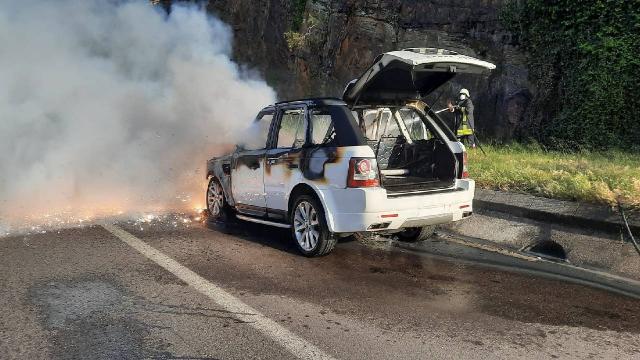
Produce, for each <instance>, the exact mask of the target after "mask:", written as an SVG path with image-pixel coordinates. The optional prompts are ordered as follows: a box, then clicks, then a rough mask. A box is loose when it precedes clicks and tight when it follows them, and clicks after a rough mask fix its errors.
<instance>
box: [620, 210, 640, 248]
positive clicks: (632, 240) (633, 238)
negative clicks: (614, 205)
mask: <svg viewBox="0 0 640 360" xmlns="http://www.w3.org/2000/svg"><path fill="white" fill-rule="evenodd" d="M618 210H620V215H621V216H622V221H623V222H624V226H625V228H626V230H627V235H629V239H631V243H632V244H633V246H634V247H635V248H636V251H637V252H638V255H640V245H638V242H637V241H636V238H635V237H633V233H632V232H631V228H630V227H629V221H628V220H627V215H626V214H625V213H624V208H623V207H622V204H620V201H618Z"/></svg>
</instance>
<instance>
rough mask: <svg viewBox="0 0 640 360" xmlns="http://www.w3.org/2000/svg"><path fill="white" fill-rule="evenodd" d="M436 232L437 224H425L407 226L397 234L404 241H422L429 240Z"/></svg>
mask: <svg viewBox="0 0 640 360" xmlns="http://www.w3.org/2000/svg"><path fill="white" fill-rule="evenodd" d="M435 232H436V226H435V225H430V226H423V227H415V228H406V229H404V230H402V231H401V232H399V233H397V234H396V235H397V236H398V238H399V239H400V240H402V241H420V240H427V239H428V238H430V237H432V236H433V234H434V233H435Z"/></svg>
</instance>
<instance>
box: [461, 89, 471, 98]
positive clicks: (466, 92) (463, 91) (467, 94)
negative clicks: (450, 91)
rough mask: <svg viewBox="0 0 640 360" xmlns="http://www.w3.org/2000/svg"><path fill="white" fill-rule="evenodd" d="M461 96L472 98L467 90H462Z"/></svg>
mask: <svg viewBox="0 0 640 360" xmlns="http://www.w3.org/2000/svg"><path fill="white" fill-rule="evenodd" d="M460 94H461V95H465V96H466V97H468V98H470V97H471V95H469V90H467V89H462V90H460Z"/></svg>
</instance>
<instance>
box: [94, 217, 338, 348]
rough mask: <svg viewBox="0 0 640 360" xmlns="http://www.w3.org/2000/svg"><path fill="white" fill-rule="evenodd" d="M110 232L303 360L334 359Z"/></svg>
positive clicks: (169, 261)
mask: <svg viewBox="0 0 640 360" xmlns="http://www.w3.org/2000/svg"><path fill="white" fill-rule="evenodd" d="M102 227H104V228H105V229H106V230H107V231H109V232H110V233H112V234H113V235H115V236H116V237H118V238H119V239H120V240H122V241H124V242H125V243H126V244H127V245H129V246H131V247H132V248H134V249H136V250H137V251H138V252H139V253H141V254H142V255H144V256H146V257H147V258H149V259H150V260H152V261H153V262H155V263H156V264H158V265H160V266H161V267H162V268H164V269H166V270H167V271H169V272H170V273H172V274H173V275H175V276H176V277H178V278H179V279H180V280H182V281H184V282H186V283H187V284H189V285H190V286H192V287H194V288H195V289H196V290H198V291H199V292H200V293H202V294H203V295H205V296H207V297H209V298H210V299H211V300H213V301H215V302H216V303H217V304H218V305H220V306H222V307H223V308H224V309H225V310H227V311H230V312H233V313H235V314H234V315H235V316H236V317H237V318H238V319H239V320H242V321H245V322H246V323H247V324H248V325H250V326H253V327H254V328H256V329H257V330H258V331H260V332H262V333H263V334H264V335H266V336H268V337H269V338H271V339H273V340H274V341H276V342H277V343H278V344H280V345H282V346H283V347H285V348H286V349H287V350H288V351H289V352H291V353H292V354H293V355H295V356H297V357H298V358H300V359H333V357H331V356H329V355H328V354H325V353H324V352H323V351H322V350H320V349H318V348H317V347H316V346H315V345H313V344H311V343H309V342H307V341H306V340H304V339H303V338H301V337H299V336H297V335H296V334H294V333H292V332H291V331H289V330H287V329H285V328H284V327H282V326H281V325H279V324H278V323H276V322H275V321H273V320H271V319H269V318H268V317H266V316H265V315H263V314H261V313H260V312H258V311H257V310H256V309H254V308H252V307H251V306H249V305H247V304H245V303H243V302H242V301H241V300H240V299H238V298H236V297H234V296H233V295H231V294H230V293H228V292H226V291H225V290H223V289H222V288H220V287H219V286H217V285H215V284H212V283H211V282H209V281H207V280H206V279H205V278H203V277H202V276H200V275H198V274H196V273H195V272H193V271H191V270H189V269H188V268H186V267H185V266H182V265H180V263H178V262H177V261H175V260H173V259H172V258H170V257H168V256H167V255H165V254H163V253H162V252H160V251H158V250H156V249H154V248H153V247H151V246H149V245H147V244H146V243H145V242H143V241H142V240H140V239H138V238H137V237H135V236H133V235H132V234H130V233H128V232H126V231H125V230H123V229H121V228H120V227H118V226H116V225H112V224H102Z"/></svg>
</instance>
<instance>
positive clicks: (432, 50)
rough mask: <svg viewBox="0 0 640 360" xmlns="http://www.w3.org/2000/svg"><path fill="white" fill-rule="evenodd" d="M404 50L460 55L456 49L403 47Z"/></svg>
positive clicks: (426, 53)
mask: <svg viewBox="0 0 640 360" xmlns="http://www.w3.org/2000/svg"><path fill="white" fill-rule="evenodd" d="M402 51H411V52H414V53H418V54H423V55H460V54H459V53H457V52H455V51H451V50H447V49H438V48H406V49H402Z"/></svg>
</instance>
